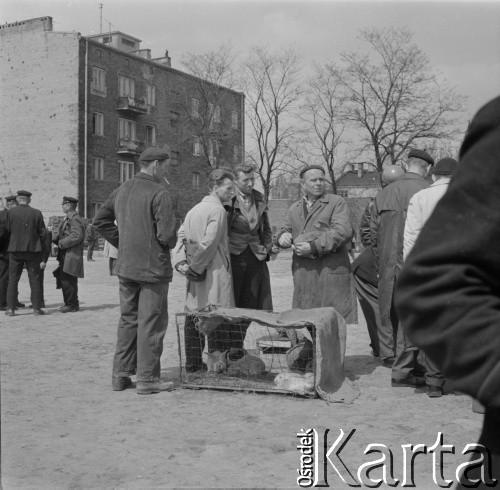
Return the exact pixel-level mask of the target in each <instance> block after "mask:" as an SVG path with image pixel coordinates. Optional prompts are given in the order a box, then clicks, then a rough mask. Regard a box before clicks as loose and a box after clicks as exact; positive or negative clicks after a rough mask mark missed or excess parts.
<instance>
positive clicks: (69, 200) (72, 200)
mask: <svg viewBox="0 0 500 490" xmlns="http://www.w3.org/2000/svg"><path fill="white" fill-rule="evenodd" d="M68 202H69V203H72V204H76V203H77V202H78V199H76V198H75V197H68V196H64V197H63V200H62V203H63V204H66V203H68Z"/></svg>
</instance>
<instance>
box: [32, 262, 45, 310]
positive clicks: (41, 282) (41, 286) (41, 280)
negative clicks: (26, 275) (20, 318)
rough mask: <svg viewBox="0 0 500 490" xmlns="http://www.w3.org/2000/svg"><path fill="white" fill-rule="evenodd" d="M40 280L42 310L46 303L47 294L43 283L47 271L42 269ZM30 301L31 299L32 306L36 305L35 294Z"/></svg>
mask: <svg viewBox="0 0 500 490" xmlns="http://www.w3.org/2000/svg"><path fill="white" fill-rule="evenodd" d="M39 278H40V294H41V297H42V308H43V304H44V303H45V294H44V291H43V289H44V288H43V281H44V280H45V269H40V274H39ZM30 299H31V304H34V303H33V293H31V296H30Z"/></svg>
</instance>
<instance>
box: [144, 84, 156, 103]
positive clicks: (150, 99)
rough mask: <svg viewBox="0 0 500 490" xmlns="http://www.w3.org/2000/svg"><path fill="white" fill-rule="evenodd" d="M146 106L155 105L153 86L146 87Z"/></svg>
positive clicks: (154, 89)
mask: <svg viewBox="0 0 500 490" xmlns="http://www.w3.org/2000/svg"><path fill="white" fill-rule="evenodd" d="M146 104H147V105H149V106H155V105H156V87H155V86H154V85H149V84H148V85H146Z"/></svg>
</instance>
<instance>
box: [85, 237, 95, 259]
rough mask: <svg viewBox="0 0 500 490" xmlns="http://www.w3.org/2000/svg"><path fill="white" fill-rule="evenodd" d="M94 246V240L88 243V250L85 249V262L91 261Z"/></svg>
mask: <svg viewBox="0 0 500 490" xmlns="http://www.w3.org/2000/svg"><path fill="white" fill-rule="evenodd" d="M95 246H96V241H95V240H93V241H91V242H89V248H88V249H87V260H93V259H92V254H93V253H94V248H95Z"/></svg>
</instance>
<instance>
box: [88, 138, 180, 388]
mask: <svg viewBox="0 0 500 490" xmlns="http://www.w3.org/2000/svg"><path fill="white" fill-rule="evenodd" d="M169 158H170V150H169V149H161V148H156V147H151V148H147V149H146V150H145V151H144V152H143V153H142V154H141V156H140V161H139V163H140V165H141V170H140V172H139V173H138V174H136V176H135V177H134V178H133V179H130V180H127V181H126V182H124V183H123V184H122V185H121V186H120V187H119V188H118V189H116V190H115V191H114V192H113V193H112V194H111V196H110V197H109V198H108V200H107V201H106V202H105V203H104V204H103V205H102V206H101V208H100V209H99V212H98V213H97V216H96V217H95V218H94V226H95V228H96V230H97V232H98V233H99V234H100V235H102V236H103V237H104V238H105V239H106V240H107V241H108V242H109V243H110V244H111V245H112V246H113V247H116V248H118V259H117V261H116V264H115V269H114V273H115V274H116V275H117V276H118V278H119V284H120V312H121V315H120V321H119V323H118V340H117V343H116V350H115V356H114V361H113V374H112V379H111V386H112V388H113V390H115V391H122V390H125V389H126V388H128V387H130V386H132V380H131V378H130V376H131V375H133V374H137V385H136V389H137V393H138V394H150V393H158V392H161V391H169V390H171V389H173V383H172V382H164V381H161V380H160V374H161V365H160V358H161V354H162V352H163V338H164V336H165V333H166V330H167V324H168V303H167V295H168V289H169V284H170V282H171V281H172V264H171V260H170V249H171V248H173V247H174V246H175V243H176V231H177V230H176V228H177V227H176V220H175V216H174V213H173V210H172V203H171V201H170V197H169V192H168V190H167V189H166V188H165V186H164V185H163V183H164V178H165V175H166V172H167V169H168V163H169ZM115 220H116V224H115Z"/></svg>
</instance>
